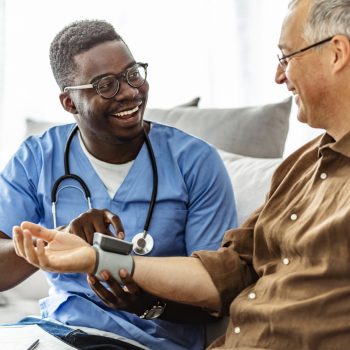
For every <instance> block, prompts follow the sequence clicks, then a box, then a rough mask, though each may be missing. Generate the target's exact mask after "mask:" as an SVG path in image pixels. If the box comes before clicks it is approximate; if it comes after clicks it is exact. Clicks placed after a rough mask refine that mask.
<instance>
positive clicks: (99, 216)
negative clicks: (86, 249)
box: [61, 209, 124, 244]
mask: <svg viewBox="0 0 350 350" xmlns="http://www.w3.org/2000/svg"><path fill="white" fill-rule="evenodd" d="M110 225H112V226H113V227H114V230H115V232H116V233H117V238H119V239H124V227H123V224H122V222H121V220H120V218H119V216H118V215H116V214H114V213H112V212H111V211H109V210H108V209H90V210H88V211H87V212H85V213H83V214H80V215H79V216H78V217H77V218H76V219H74V220H72V221H71V222H70V223H69V225H68V226H66V227H64V228H62V227H61V231H63V232H68V233H72V234H74V235H76V236H79V237H80V238H82V239H83V240H84V241H86V242H88V243H89V244H92V241H93V237H94V233H95V232H100V233H103V234H105V235H108V236H113V234H112V231H111V230H110Z"/></svg>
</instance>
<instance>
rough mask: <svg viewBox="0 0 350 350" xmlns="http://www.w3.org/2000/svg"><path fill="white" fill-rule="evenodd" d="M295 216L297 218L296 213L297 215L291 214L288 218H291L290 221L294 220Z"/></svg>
mask: <svg viewBox="0 0 350 350" xmlns="http://www.w3.org/2000/svg"><path fill="white" fill-rule="evenodd" d="M297 218H298V215H297V214H292V215H291V216H290V219H291V220H292V221H295V220H296V219H297Z"/></svg>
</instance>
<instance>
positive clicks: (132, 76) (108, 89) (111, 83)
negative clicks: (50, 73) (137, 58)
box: [63, 63, 148, 99]
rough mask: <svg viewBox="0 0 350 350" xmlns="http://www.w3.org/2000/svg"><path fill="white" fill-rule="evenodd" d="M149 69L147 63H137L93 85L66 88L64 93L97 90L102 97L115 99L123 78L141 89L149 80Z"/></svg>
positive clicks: (132, 85)
mask: <svg viewBox="0 0 350 350" xmlns="http://www.w3.org/2000/svg"><path fill="white" fill-rule="evenodd" d="M147 67H148V64H147V63H135V64H134V65H133V66H131V67H129V68H127V69H126V70H125V71H124V72H122V73H120V74H117V75H106V76H104V77H103V78H101V79H99V80H97V81H95V82H93V83H91V84H86V85H76V86H66V87H65V88H64V90H63V91H65V92H66V91H71V90H83V89H95V90H96V92H97V93H98V94H99V95H100V96H101V97H103V98H107V99H108V98H113V97H114V96H115V95H116V94H117V93H118V91H119V89H120V79H121V78H123V79H124V80H125V81H126V82H127V83H128V84H129V85H130V86H131V87H133V88H139V87H141V86H142V85H143V84H144V83H145V81H146V78H147Z"/></svg>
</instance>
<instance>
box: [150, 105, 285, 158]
mask: <svg viewBox="0 0 350 350" xmlns="http://www.w3.org/2000/svg"><path fill="white" fill-rule="evenodd" d="M291 102H292V99H291V98H288V99H286V100H284V101H282V102H279V103H273V104H267V105H263V106H258V107H243V108H227V109H218V108H210V109H205V108H192V107H187V108H173V109H148V110H146V111H145V117H144V118H145V119H146V120H150V121H155V122H159V123H162V124H166V125H170V126H174V127H176V128H178V129H181V130H183V131H185V132H187V133H189V134H192V135H195V136H197V137H199V138H202V139H204V140H206V141H207V142H209V143H211V144H213V145H214V146H215V147H217V148H220V149H222V150H224V151H227V152H231V153H237V154H241V155H244V156H249V157H256V158H278V157H282V155H283V150H284V145H285V141H286V137H287V133H288V127H289V114H290V109H291Z"/></svg>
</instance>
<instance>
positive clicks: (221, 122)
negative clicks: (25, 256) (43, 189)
mask: <svg viewBox="0 0 350 350" xmlns="http://www.w3.org/2000/svg"><path fill="white" fill-rule="evenodd" d="M290 110H291V99H290V98H288V99H286V100H284V101H281V102H278V103H272V104H268V105H264V106H256V107H245V108H231V109H202V108H197V107H195V106H193V104H191V106H189V107H188V106H181V107H178V108H172V109H147V110H146V112H145V119H146V120H152V121H156V122H161V123H164V124H167V125H171V126H175V127H177V128H179V129H181V130H184V131H186V132H188V133H190V134H193V135H195V136H197V137H200V138H202V139H204V140H206V141H208V142H210V143H211V144H213V145H214V146H215V147H217V149H218V152H219V154H220V156H221V158H222V160H223V162H224V164H225V166H226V169H227V171H228V173H229V176H230V179H231V182H232V185H233V188H234V192H235V200H236V206H237V212H238V222H239V223H242V222H243V221H244V220H245V218H247V216H248V215H249V214H250V213H251V212H252V211H253V210H254V209H256V208H257V207H259V206H260V205H261V204H262V203H263V201H264V198H265V196H266V193H267V191H268V188H269V183H270V179H271V176H272V174H273V172H274V170H275V168H276V167H277V166H278V165H279V164H280V162H281V161H282V155H283V150H284V145H285V141H286V137H287V133H288V125H289V115H290ZM50 126H52V123H49V122H41V121H37V120H34V119H28V120H27V134H26V136H29V135H33V134H40V133H41V132H43V130H45V129H47V128H48V127H50ZM47 292H48V284H47V282H46V280H45V278H44V274H43V273H42V272H41V271H38V272H36V273H35V274H34V275H33V276H31V277H30V278H28V279H27V280H26V281H24V282H22V283H21V284H19V285H18V286H16V287H15V288H13V289H11V290H9V291H6V292H3V293H0V323H8V322H15V321H17V320H18V319H20V318H21V317H23V316H25V315H29V314H32V315H38V314H39V308H38V303H37V301H38V299H40V298H42V297H44V296H46V295H47ZM221 323H222V322H221ZM224 323H225V321H224ZM223 327H224V325H222V324H218V323H217V324H216V325H211V326H210V331H209V333H210V334H209V335H208V341H210V340H212V339H213V338H215V337H216V336H218V335H220V333H222V331H223Z"/></svg>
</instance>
